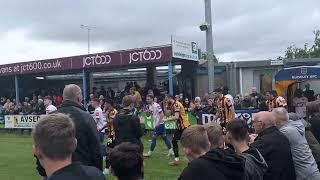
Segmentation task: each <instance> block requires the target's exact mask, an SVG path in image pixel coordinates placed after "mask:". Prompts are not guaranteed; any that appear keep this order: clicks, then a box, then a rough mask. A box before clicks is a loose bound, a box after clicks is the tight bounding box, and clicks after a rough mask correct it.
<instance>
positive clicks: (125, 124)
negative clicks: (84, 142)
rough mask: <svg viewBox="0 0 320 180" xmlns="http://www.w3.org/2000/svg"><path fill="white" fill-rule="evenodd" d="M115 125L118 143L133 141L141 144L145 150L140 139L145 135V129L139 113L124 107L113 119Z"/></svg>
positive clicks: (116, 142)
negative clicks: (142, 126)
mask: <svg viewBox="0 0 320 180" xmlns="http://www.w3.org/2000/svg"><path fill="white" fill-rule="evenodd" d="M113 127H114V130H115V144H116V145H118V144H121V143H123V142H131V143H133V144H137V145H139V146H140V147H141V152H142V151H143V145H142V142H141V140H140V138H141V137H142V136H143V130H142V128H141V126H140V119H139V117H138V116H137V115H135V114H134V113H133V112H132V111H130V110H127V109H122V110H120V112H119V114H117V116H116V117H115V119H114V120H113Z"/></svg>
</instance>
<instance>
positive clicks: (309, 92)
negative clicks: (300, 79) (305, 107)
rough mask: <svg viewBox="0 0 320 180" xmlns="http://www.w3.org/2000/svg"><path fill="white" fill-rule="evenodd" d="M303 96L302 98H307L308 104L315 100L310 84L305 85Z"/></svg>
mask: <svg viewBox="0 0 320 180" xmlns="http://www.w3.org/2000/svg"><path fill="white" fill-rule="evenodd" d="M303 95H304V97H306V98H308V102H311V101H314V100H315V97H314V91H313V90H312V89H310V84H306V85H305V89H304V91H303Z"/></svg>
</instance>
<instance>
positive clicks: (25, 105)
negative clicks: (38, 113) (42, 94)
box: [20, 101, 32, 115]
mask: <svg viewBox="0 0 320 180" xmlns="http://www.w3.org/2000/svg"><path fill="white" fill-rule="evenodd" d="M31 113H32V107H31V104H29V103H28V102H27V101H24V102H23V103H22V108H21V113H20V114H22V115H29V114H31Z"/></svg>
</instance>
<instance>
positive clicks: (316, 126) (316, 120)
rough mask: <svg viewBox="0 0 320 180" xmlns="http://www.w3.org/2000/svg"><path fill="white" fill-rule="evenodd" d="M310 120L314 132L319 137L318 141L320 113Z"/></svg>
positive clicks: (319, 140)
mask: <svg viewBox="0 0 320 180" xmlns="http://www.w3.org/2000/svg"><path fill="white" fill-rule="evenodd" d="M309 122H310V124H311V132H312V134H313V135H314V137H315V138H316V139H317V141H318V142H320V115H317V116H313V117H312V118H310V119H309Z"/></svg>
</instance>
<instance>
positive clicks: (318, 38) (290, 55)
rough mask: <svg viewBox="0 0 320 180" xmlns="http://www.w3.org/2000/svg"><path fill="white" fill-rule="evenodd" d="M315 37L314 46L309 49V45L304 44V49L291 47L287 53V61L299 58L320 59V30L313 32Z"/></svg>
mask: <svg viewBox="0 0 320 180" xmlns="http://www.w3.org/2000/svg"><path fill="white" fill-rule="evenodd" d="M313 34H314V35H315V38H314V45H312V46H311V48H308V43H305V44H304V47H303V48H299V47H296V46H295V45H291V46H289V47H288V48H287V50H286V51H285V58H286V59H298V58H320V30H315V31H313Z"/></svg>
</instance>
